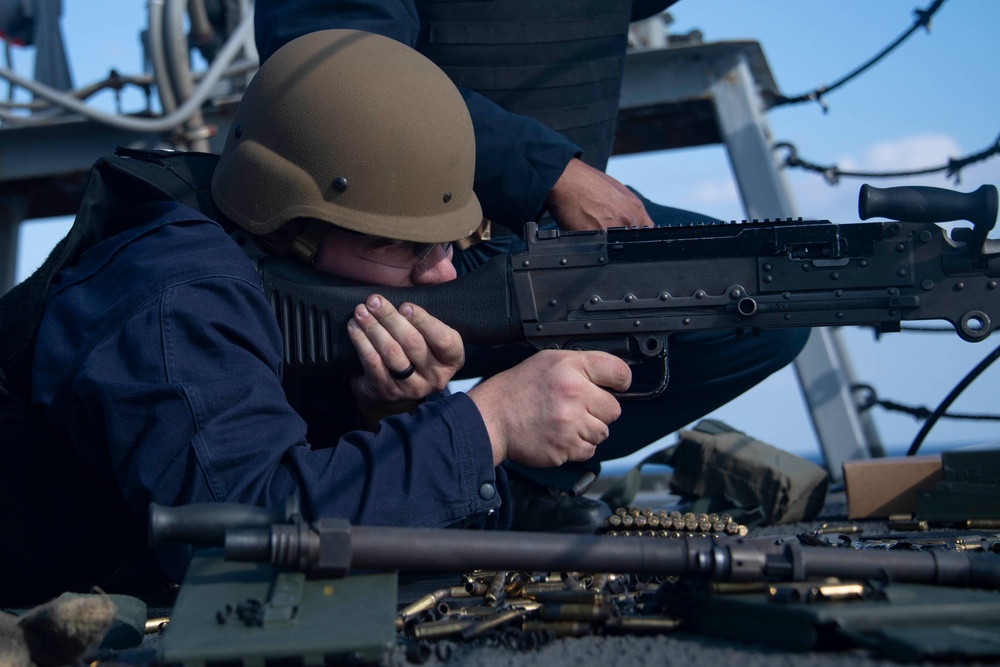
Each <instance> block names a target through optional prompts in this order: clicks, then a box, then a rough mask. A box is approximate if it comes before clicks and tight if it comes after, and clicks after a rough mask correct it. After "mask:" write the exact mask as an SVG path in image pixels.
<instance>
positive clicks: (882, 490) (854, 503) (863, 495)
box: [844, 454, 944, 519]
mask: <svg viewBox="0 0 1000 667" xmlns="http://www.w3.org/2000/svg"><path fill="white" fill-rule="evenodd" d="M943 478H944V473H943V471H942V468H941V456H940V455H938V454H927V455H922V456H894V457H891V458H881V459H864V460H858V461H846V462H845V463H844V491H845V492H846V493H847V517H848V518H849V519H884V518H887V517H889V516H890V515H892V514H913V509H914V506H915V504H916V497H917V491H918V490H920V489H931V488H933V487H934V484H936V483H937V482H939V481H941V480H942V479H943Z"/></svg>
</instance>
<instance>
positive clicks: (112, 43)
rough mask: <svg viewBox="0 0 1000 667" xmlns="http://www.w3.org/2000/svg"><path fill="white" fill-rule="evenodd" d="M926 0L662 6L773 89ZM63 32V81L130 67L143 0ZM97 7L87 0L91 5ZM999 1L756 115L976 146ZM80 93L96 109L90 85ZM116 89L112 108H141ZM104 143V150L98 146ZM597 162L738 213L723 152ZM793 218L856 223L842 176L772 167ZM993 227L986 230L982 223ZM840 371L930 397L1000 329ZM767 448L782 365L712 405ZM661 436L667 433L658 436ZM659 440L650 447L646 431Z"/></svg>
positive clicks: (820, 136)
mask: <svg viewBox="0 0 1000 667" xmlns="http://www.w3.org/2000/svg"><path fill="white" fill-rule="evenodd" d="M930 4H931V0H878V1H877V2H872V1H871V0H838V1H837V2H829V1H828V2H818V1H815V0H814V1H811V2H809V1H805V0H758V1H757V2H748V1H747V0H682V1H681V2H679V3H678V4H677V5H675V6H674V7H673V8H672V9H671V12H670V13H671V15H672V16H673V17H674V21H675V22H674V23H673V25H672V26H671V28H670V29H671V31H672V32H675V33H686V32H688V31H689V30H691V29H694V28H697V29H699V30H701V32H702V33H703V35H704V39H705V40H706V41H723V40H731V39H734V40H735V39H739V40H744V39H752V40H756V41H759V42H760V43H761V45H762V47H763V50H764V53H765V55H766V57H767V60H768V63H769V65H770V68H771V71H772V73H773V75H774V78H775V80H776V81H777V83H778V86H779V88H780V89H781V90H782V92H784V93H786V94H788V95H794V94H798V93H802V92H805V91H808V90H811V89H813V88H814V87H816V86H817V85H820V84H828V83H830V82H832V81H834V80H836V79H838V78H839V77H840V76H841V75H843V74H844V73H846V72H848V71H849V70H851V69H853V68H854V67H855V66H857V65H859V64H861V63H862V62H863V61H865V60H866V59H868V58H869V57H870V56H871V55H873V54H874V53H876V52H877V51H879V50H880V49H881V48H883V47H884V46H885V45H886V44H888V43H889V42H890V41H891V40H893V39H894V38H895V37H896V36H897V35H899V34H900V33H902V32H903V31H904V30H905V29H906V28H908V27H909V26H910V24H911V22H912V17H913V14H912V12H913V10H914V9H916V8H921V9H922V8H926V7H928V6H929V5H930ZM63 6H64V10H63V11H64V19H63V29H64V34H65V38H66V41H67V48H68V49H69V52H70V57H71V69H72V72H73V76H74V81H75V82H76V84H77V85H83V84H87V83H90V82H93V81H96V80H98V79H101V78H103V77H104V76H105V75H106V74H107V73H108V71H109V70H110V69H111V68H116V69H118V70H119V71H122V72H125V73H138V72H140V71H142V63H141V54H140V50H139V31H140V30H141V29H142V28H144V27H145V23H146V19H145V6H146V3H144V2H139V1H138V0H103V1H102V2H101V3H99V5H94V4H93V3H91V2H84V0H66V1H65V2H64V3H63ZM98 6H99V9H98V8H97V7H98ZM998 28H1000V3H998V2H993V1H992V0H948V1H947V2H945V4H944V6H943V7H942V8H941V10H940V11H939V12H938V13H937V15H936V16H935V18H934V21H933V24H932V29H931V32H930V34H926V33H924V32H923V31H921V32H918V33H917V34H915V35H913V36H912V37H911V38H910V39H909V40H908V41H907V42H906V43H905V44H903V45H902V46H901V47H900V48H899V49H897V50H896V51H895V52H894V53H893V54H891V55H890V56H888V58H887V59H885V60H883V61H882V62H881V63H880V64H878V65H876V66H875V67H874V68H873V69H871V70H869V71H868V72H867V73H865V74H863V75H862V76H861V77H860V78H858V79H856V80H855V81H853V82H851V83H849V84H847V85H846V86H845V87H843V88H841V89H839V90H838V91H835V92H833V93H831V94H830V95H829V96H828V97H827V103H828V105H829V112H828V113H825V114H824V113H823V112H822V110H821V109H820V107H819V106H818V105H816V104H804V105H797V106H794V107H785V108H780V109H775V110H773V111H771V112H770V113H769V114H768V121H769V123H770V126H771V129H772V132H773V135H774V138H775V139H776V140H778V141H790V142H792V143H794V144H795V145H796V146H797V147H798V150H799V154H800V155H801V156H802V157H804V158H806V159H809V160H812V161H814V162H818V163H822V164H836V165H838V166H840V167H841V168H844V169H865V170H876V171H880V170H900V169H913V168H921V167H928V166H936V165H938V164H942V163H944V162H945V161H946V160H947V159H948V158H949V157H960V156H964V155H967V154H969V153H972V152H975V151H978V150H980V149H982V148H984V147H986V146H988V145H990V144H991V143H992V142H993V141H994V139H995V138H996V137H997V135H998V134H1000V118H998V116H997V114H996V109H997V108H1000V99H998V98H1000V94H998V92H997V90H998V86H997V79H998V78H1000V77H998V71H997V67H998V65H997V64H998V63H1000V40H998V39H997V35H998ZM14 63H15V65H16V67H17V69H18V70H19V71H21V72H23V73H28V72H30V52H26V51H23V50H18V51H15V53H14ZM93 103H94V104H95V105H97V106H99V107H101V108H103V109H105V110H109V109H111V108H112V107H111V105H112V97H111V95H110V94H108V93H103V94H102V95H99V96H98V97H96V98H94V100H93ZM142 104H143V102H142V100H141V98H140V97H139V96H138V95H137V94H130V95H126V96H125V98H124V105H125V109H126V110H137V109H139V108H141V107H142ZM112 148H113V147H109V150H111V149H112ZM609 172H610V173H611V174H612V175H614V176H615V177H617V178H619V179H620V180H622V181H623V182H625V183H628V184H630V185H633V186H634V187H636V188H637V189H638V190H640V191H641V192H642V193H643V194H645V195H646V196H647V197H649V198H650V199H652V200H654V201H658V202H660V203H664V204H669V205H672V206H678V207H681V208H688V209H691V210H695V211H700V212H704V213H708V214H711V215H714V216H717V217H720V218H725V219H733V218H737V219H738V218H741V217H743V211H742V207H741V204H740V201H739V198H738V195H737V192H736V188H735V185H734V183H733V180H732V176H731V172H730V169H729V164H728V162H727V159H726V155H725V152H724V151H723V149H722V148H721V147H704V148H698V149H685V150H678V151H670V152H657V153H648V154H643V155H641V156H629V157H622V158H614V159H613V160H612V164H611V166H610V167H609ZM786 178H787V181H788V185H789V188H790V190H791V192H792V197H793V199H794V202H795V205H796V207H797V209H798V212H799V214H801V215H802V216H804V217H808V218H824V219H830V220H833V221H835V222H840V223H848V222H856V221H857V190H858V187H859V185H860V184H861V183H862V182H863V181H860V180H857V179H844V180H843V181H842V182H841V183H840V184H839V185H837V186H835V187H832V186H830V185H828V184H826V183H825V181H823V179H822V178H821V177H819V176H817V175H815V174H812V173H807V172H803V171H798V170H792V171H788V172H786ZM871 182H872V184H874V185H878V186H888V185H896V184H903V183H906V184H916V185H936V186H942V187H957V188H958V189H962V190H965V191H969V190H973V189H975V188H976V187H978V186H979V185H981V184H983V183H993V184H997V183H1000V158H997V157H995V158H993V159H991V160H989V161H986V162H984V163H980V164H979V165H975V166H972V167H970V168H968V169H967V170H965V171H964V172H963V173H962V182H961V184H960V185H958V186H956V185H955V184H954V183H953V182H952V181H949V180H946V179H944V178H943V177H922V178H919V179H906V180H905V181H900V182H893V181H886V180H878V181H871ZM66 225H67V223H66V222H65V221H46V222H38V223H30V224H26V225H24V226H23V228H22V243H21V246H20V247H21V254H20V259H19V267H18V275H19V277H22V278H23V276H24V275H26V274H27V273H30V271H31V270H32V269H33V268H34V266H37V264H38V263H40V262H41V260H42V259H43V258H44V255H45V253H46V252H47V250H48V249H49V248H50V247H51V246H52V245H53V244H54V243H55V242H56V240H58V238H59V237H60V236H61V235H62V234H63V233H64V231H65V229H66ZM994 236H996V234H994ZM843 336H844V339H845V341H846V342H847V345H848V349H849V351H850V354H851V358H852V361H853V363H854V366H855V369H856V371H857V373H858V375H859V377H860V379H861V380H862V381H864V382H868V383H870V384H872V385H874V386H875V387H876V389H877V391H878V393H879V395H880V396H882V397H883V398H890V399H893V400H896V401H898V402H901V403H907V404H918V405H927V406H929V407H931V408H933V407H934V406H935V405H936V404H937V403H938V402H939V401H940V400H941V399H942V398H943V397H944V396H945V395H946V394H947V393H948V391H949V390H950V389H951V387H952V386H953V385H954V384H955V383H956V382H958V381H959V380H960V379H961V377H962V376H963V375H964V374H965V373H966V372H968V370H970V369H971V368H972V367H973V366H974V365H975V364H976V363H978V362H979V360H980V359H982V358H983V357H984V356H985V355H987V354H988V353H989V352H990V351H991V350H992V349H993V348H994V347H995V346H996V345H998V344H1000V338H998V337H996V336H994V337H991V338H990V339H987V341H986V342H984V343H980V344H970V343H964V342H962V341H961V340H960V339H958V337H957V336H950V335H949V336H946V335H941V334H934V335H928V334H894V335H888V336H883V337H882V339H881V341H880V342H875V340H874V337H873V336H872V334H871V332H870V331H868V330H860V329H854V330H844V331H843ZM998 379H1000V367H998V368H995V369H991V370H989V371H987V372H986V373H985V374H984V375H983V376H982V377H980V379H979V380H978V381H977V382H976V383H975V384H973V385H972V387H970V389H969V390H967V391H966V394H965V395H963V397H962V398H960V399H959V401H958V402H957V403H956V404H955V405H954V406H953V409H954V410H956V411H963V412H986V413H997V412H1000V405H998V401H997V400H996V398H995V396H996V387H997V383H998ZM713 416H714V417H717V418H720V419H723V420H724V421H728V422H729V423H731V424H732V425H733V426H736V427H737V428H740V429H741V430H745V431H746V432H748V433H750V434H752V435H755V436H757V437H759V438H762V439H764V440H766V441H768V442H770V443H772V444H774V445H777V446H779V447H782V448H785V449H788V450H790V451H795V452H801V453H813V452H816V451H817V447H818V446H817V443H816V439H815V436H814V434H813V431H812V427H811V425H810V423H809V421H808V419H807V416H806V413H805V410H804V408H803V404H802V400H801V397H800V394H799V390H798V386H797V383H796V381H795V377H794V374H793V373H792V372H791V371H790V370H786V371H782V372H781V373H778V374H777V375H775V376H773V377H772V378H771V379H769V380H768V381H767V382H765V383H764V384H762V385H761V386H759V387H758V388H756V389H755V390H753V391H751V392H750V393H748V394H746V395H744V396H742V397H740V398H738V399H736V400H735V401H733V402H732V403H730V404H729V405H727V406H725V407H724V408H723V409H721V410H719V411H718V412H717V413H715V414H714V415H713ZM874 416H875V422H876V425H877V427H878V429H879V432H880V434H881V435H882V438H883V440H884V441H885V442H886V443H887V444H889V445H898V446H905V445H906V444H908V443H909V442H910V440H912V438H913V436H914V435H915V434H916V432H917V431H918V429H919V423H917V422H916V421H915V420H914V419H913V418H911V417H908V416H905V415H901V416H897V415H893V414H887V413H885V412H883V411H877V412H875V413H874ZM672 441H673V438H672V437H671V438H669V439H668V442H672ZM996 441H1000V426H998V425H996V424H995V423H990V422H985V423H966V422H954V421H943V422H941V423H940V424H939V425H938V426H937V427H935V429H934V430H933V431H932V432H931V435H930V437H929V438H928V440H927V443H926V445H925V446H928V447H931V446H935V445H937V446H947V445H949V444H952V443H967V442H996ZM661 444H666V443H661Z"/></svg>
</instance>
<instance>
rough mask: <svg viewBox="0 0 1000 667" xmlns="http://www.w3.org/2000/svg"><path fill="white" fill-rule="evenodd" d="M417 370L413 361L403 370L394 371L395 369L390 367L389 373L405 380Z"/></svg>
mask: <svg viewBox="0 0 1000 667" xmlns="http://www.w3.org/2000/svg"><path fill="white" fill-rule="evenodd" d="M416 370H417V369H416V368H414V366H413V364H412V363H411V364H410V365H409V366H407V367H406V368H404V369H403V370H401V371H394V370H392V369H391V368H390V369H389V375H391V376H392V377H393V378H394V379H396V380H405V379H406V378H408V377H410V376H411V375H413V373H415V372H416Z"/></svg>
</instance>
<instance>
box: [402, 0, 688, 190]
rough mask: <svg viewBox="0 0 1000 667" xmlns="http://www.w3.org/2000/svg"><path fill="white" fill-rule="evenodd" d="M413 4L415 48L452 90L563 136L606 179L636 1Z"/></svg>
mask: <svg viewBox="0 0 1000 667" xmlns="http://www.w3.org/2000/svg"><path fill="white" fill-rule="evenodd" d="M415 4H416V7H417V12H418V14H419V16H420V23H421V30H420V36H419V38H418V41H417V45H416V48H417V50H418V51H420V52H421V53H423V54H424V55H425V56H427V57H428V58H429V59H431V60H432V61H433V62H434V63H435V64H437V65H438V67H440V68H441V69H443V70H444V71H445V73H447V74H448V76H449V77H451V80H452V81H453V82H454V83H455V85H457V86H459V87H463V88H467V89H470V90H474V91H476V92H477V93H479V94H481V95H483V96H484V97H486V98H488V99H489V100H490V101H492V102H494V103H496V104H498V105H499V106H501V107H503V108H504V109H506V110H507V111H510V112H513V113H517V114H520V115H523V116H528V117H530V118H533V119H535V120H537V121H539V122H541V123H543V124H544V125H546V126H548V127H550V128H551V129H553V130H556V131H557V132H560V133H561V134H563V135H564V136H565V137H566V138H567V139H569V140H570V141H572V142H574V143H576V144H577V145H578V146H580V147H581V148H582V149H583V151H584V153H583V156H582V159H583V160H584V161H585V162H586V163H587V164H589V165H590V166H592V167H595V168H596V169H600V170H601V171H603V170H604V168H605V167H606V166H607V162H608V157H609V156H610V155H611V147H612V144H613V141H614V130H615V118H616V116H617V113H618V102H619V98H620V95H621V83H622V72H623V68H624V64H625V50H626V46H627V44H628V25H629V20H630V16H631V12H632V2H630V1H623V0H576V1H568V0H544V1H542V0H530V1H525V0H457V1H455V0H417V2H416V3H415ZM659 4H661V5H663V6H666V5H669V4H671V3H670V2H661V3H659Z"/></svg>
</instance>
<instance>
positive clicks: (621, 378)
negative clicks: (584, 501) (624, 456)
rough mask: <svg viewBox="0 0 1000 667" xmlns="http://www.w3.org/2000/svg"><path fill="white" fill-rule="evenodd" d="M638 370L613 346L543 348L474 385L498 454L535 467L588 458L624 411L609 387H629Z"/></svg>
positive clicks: (475, 398)
mask: <svg viewBox="0 0 1000 667" xmlns="http://www.w3.org/2000/svg"><path fill="white" fill-rule="evenodd" d="M631 382H632V372H631V370H630V369H629V367H628V364H626V363H625V362H624V361H622V360H621V359H619V358H618V357H616V356H614V355H611V354H608V353H606V352H581V351H570V350H542V351H541V352H538V353H537V354H534V355H532V356H531V357H529V358H528V359H526V360H525V361H523V362H521V363H520V364H518V365H517V366H515V367H514V368H511V369H509V370H506V371H504V372H503V373H499V374H498V375H495V376H493V377H492V378H490V379H488V380H486V381H484V382H482V383H480V384H478V385H476V386H475V387H473V388H472V389H470V390H469V392H468V393H469V397H470V398H472V400H473V401H474V402H475V403H476V406H477V407H478V408H479V412H480V414H481V415H482V416H483V421H484V422H485V423H486V429H487V431H489V434H490V443H491V445H492V447H493V462H494V463H495V464H497V465H499V464H500V463H501V462H502V461H504V460H506V459H510V460H511V461H515V462H517V463H522V464H524V465H528V466H534V467H548V466H557V465H561V464H563V463H566V462H567V461H585V460H587V459H589V458H590V457H592V456H593V455H594V451H595V450H596V448H597V446H598V445H599V444H600V443H602V442H604V440H606V439H607V437H608V433H609V431H608V425H609V424H610V423H611V422H613V421H615V420H616V419H618V417H619V416H620V415H621V406H620V405H619V404H618V401H617V399H615V397H614V396H612V395H611V393H609V392H608V391H607V390H606V389H605V388H607V389H613V390H616V391H625V390H626V389H628V387H629V384H631Z"/></svg>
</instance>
